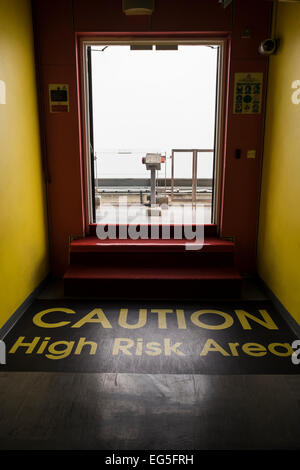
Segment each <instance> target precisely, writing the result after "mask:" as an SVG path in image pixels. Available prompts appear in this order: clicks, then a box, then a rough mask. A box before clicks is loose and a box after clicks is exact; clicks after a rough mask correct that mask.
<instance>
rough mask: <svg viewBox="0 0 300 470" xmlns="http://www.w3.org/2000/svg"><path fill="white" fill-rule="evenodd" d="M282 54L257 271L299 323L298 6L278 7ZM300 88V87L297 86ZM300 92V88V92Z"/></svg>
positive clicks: (273, 97) (272, 92)
mask: <svg viewBox="0 0 300 470" xmlns="http://www.w3.org/2000/svg"><path fill="white" fill-rule="evenodd" d="M277 33H278V34H277V35H278V36H279V37H280V38H281V46H280V49H279V51H278V53H277V54H276V55H274V56H272V57H271V59H270V75H269V89H268V105H267V120H266V136H265V153H264V163H263V180H262V199H261V208H260V223H259V238H258V270H259V274H260V276H261V277H262V279H263V280H264V281H265V283H266V284H267V285H268V287H269V288H270V289H271V290H272V291H273V293H274V294H275V295H276V296H277V298H278V299H279V300H280V302H281V303H282V304H283V305H284V307H285V308H286V309H287V310H288V311H289V312H290V314H291V315H292V316H293V317H294V318H295V319H296V320H297V321H298V323H300V93H298V95H297V96H298V100H299V104H293V102H292V99H291V97H292V93H293V92H295V89H293V88H292V83H293V82H294V81H295V80H299V81H300V4H293V3H280V4H279V8H278V19H277ZM299 85H300V82H299ZM299 89H300V88H299Z"/></svg>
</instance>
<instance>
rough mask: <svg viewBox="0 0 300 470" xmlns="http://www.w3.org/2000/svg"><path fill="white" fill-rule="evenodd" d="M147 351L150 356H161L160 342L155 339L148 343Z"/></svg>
mask: <svg viewBox="0 0 300 470" xmlns="http://www.w3.org/2000/svg"><path fill="white" fill-rule="evenodd" d="M145 353H146V354H148V356H159V355H160V354H161V345H160V343H156V342H154V341H151V342H149V343H147V344H146V351H145Z"/></svg>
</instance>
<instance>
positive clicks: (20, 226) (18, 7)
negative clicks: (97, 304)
mask: <svg viewBox="0 0 300 470" xmlns="http://www.w3.org/2000/svg"><path fill="white" fill-rule="evenodd" d="M0 81H2V82H5V84H6V104H3V95H2V103H1V96H0V327H1V326H2V325H3V324H4V323H5V321H6V320H7V319H8V318H9V317H10V316H11V315H12V314H13V313H14V311H15V310H16V309H17V308H18V307H19V306H20V304H22V302H23V301H24V300H25V299H26V297H27V296H28V295H29V294H30V293H31V292H32V291H33V290H34V289H35V288H36V287H37V285H38V284H39V283H40V282H41V281H42V280H43V279H44V278H45V276H46V274H47V271H48V257H47V252H48V241H47V223H46V211H45V193H44V185H43V179H42V167H41V154H40V143H39V126H38V115H37V96H36V83H35V65H34V52H33V33H32V20H31V5H30V1H29V0H0ZM0 87H1V82H0ZM2 87H3V84H2ZM0 94H1V92H0Z"/></svg>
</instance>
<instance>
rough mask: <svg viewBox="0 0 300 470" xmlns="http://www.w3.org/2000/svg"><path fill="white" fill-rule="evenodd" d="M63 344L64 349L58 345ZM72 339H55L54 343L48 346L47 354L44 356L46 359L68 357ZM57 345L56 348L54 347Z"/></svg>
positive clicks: (72, 344)
mask: <svg viewBox="0 0 300 470" xmlns="http://www.w3.org/2000/svg"><path fill="white" fill-rule="evenodd" d="M61 345H62V346H65V348H64V349H61V348H60V346H61ZM73 346H74V341H55V343H52V344H50V346H49V348H48V354H45V356H46V357H47V358H48V359H53V360H56V359H64V357H68V356H69V355H70V354H71V352H72V349H73ZM57 347H58V349H56V348H57Z"/></svg>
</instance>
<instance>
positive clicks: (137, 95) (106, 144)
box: [85, 41, 222, 224]
mask: <svg viewBox="0 0 300 470" xmlns="http://www.w3.org/2000/svg"><path fill="white" fill-rule="evenodd" d="M221 57H222V44H221V43H217V42H216V43H214V42H213V41H212V42H211V43H205V44H204V43H197V44H196V43H193V42H190V43H188V42H183V43H178V42H172V41H170V42H168V43H166V42H164V41H158V42H155V43H149V42H148V41H144V42H141V41H139V43H96V42H95V43H87V44H85V58H86V62H85V69H86V74H85V78H86V82H85V84H86V86H85V89H86V90H85V91H86V118H87V119H86V122H87V136H88V142H87V154H88V165H87V166H88V188H89V190H88V199H89V201H88V207H89V222H90V223H100V222H103V221H105V222H110V221H114V222H115V217H116V212H115V209H116V210H117V211H118V215H117V217H120V214H121V217H123V216H124V214H125V212H126V215H127V216H128V213H129V212H128V211H129V209H130V218H131V220H133V219H134V220H135V222H137V223H147V222H148V221H149V220H150V219H151V220H152V221H154V222H155V223H157V222H159V223H163V222H164V220H165V217H164V216H165V215H167V216H169V215H170V212H171V213H172V216H175V219H176V215H177V213H178V214H179V212H180V210H181V209H182V207H184V208H185V210H188V214H190V217H191V220H190V221H192V220H193V215H194V211H195V210H199V209H201V215H202V219H201V220H202V221H203V223H205V224H210V223H215V222H216V212H217V207H216V201H217V197H216V193H217V184H216V183H217V181H218V166H219V165H218V160H219V158H218V148H219V142H218V135H219V116H220V83H219V82H220V79H219V77H220V68H221ZM149 162H150V163H149ZM180 213H182V212H180ZM188 217H189V216H188ZM123 220H124V219H123Z"/></svg>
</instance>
